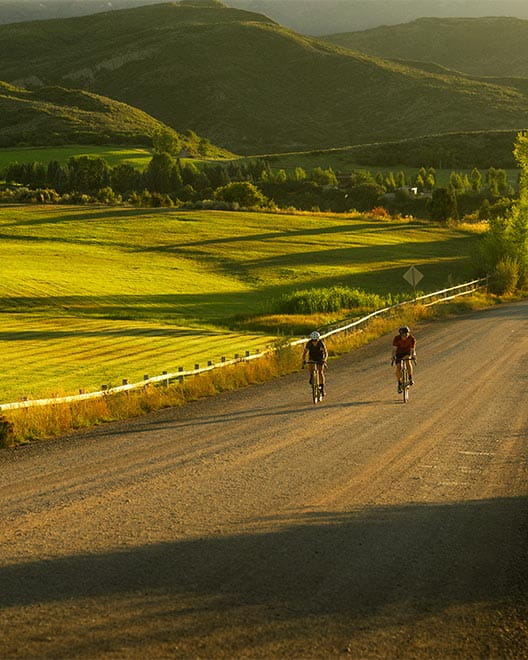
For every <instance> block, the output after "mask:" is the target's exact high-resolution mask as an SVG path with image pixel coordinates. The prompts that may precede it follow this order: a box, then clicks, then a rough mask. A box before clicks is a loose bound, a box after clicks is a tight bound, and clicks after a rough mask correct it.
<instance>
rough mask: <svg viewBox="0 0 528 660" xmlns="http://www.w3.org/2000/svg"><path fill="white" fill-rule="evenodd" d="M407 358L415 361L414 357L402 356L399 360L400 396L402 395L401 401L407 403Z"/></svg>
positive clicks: (408, 381) (409, 379) (409, 383)
mask: <svg viewBox="0 0 528 660" xmlns="http://www.w3.org/2000/svg"><path fill="white" fill-rule="evenodd" d="M407 360H412V361H413V362H416V360H415V359H414V358H403V359H402V360H401V378H400V380H401V386H402V396H403V403H407V401H409V389H410V387H411V376H410V374H409V370H408V368H407Z"/></svg>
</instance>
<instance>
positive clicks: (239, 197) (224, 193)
mask: <svg viewBox="0 0 528 660" xmlns="http://www.w3.org/2000/svg"><path fill="white" fill-rule="evenodd" d="M214 197H215V199H221V200H223V201H224V202H236V203H238V204H240V206H243V207H246V208H251V207H253V206H263V205H264V204H265V203H266V202H267V200H266V198H265V197H264V195H263V194H262V192H261V191H260V190H259V189H258V188H257V187H256V186H255V185H254V184H253V183H250V182H249V181H233V182H232V183H228V184H227V185H226V186H222V187H221V188H217V189H216V190H215V192H214Z"/></svg>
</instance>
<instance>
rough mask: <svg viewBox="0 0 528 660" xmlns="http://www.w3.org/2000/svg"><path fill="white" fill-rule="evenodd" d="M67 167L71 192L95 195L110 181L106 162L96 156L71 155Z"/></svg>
mask: <svg viewBox="0 0 528 660" xmlns="http://www.w3.org/2000/svg"><path fill="white" fill-rule="evenodd" d="M68 168H69V172H70V190H71V191H72V192H76V193H81V194H87V195H95V194H96V193H97V191H98V190H100V189H101V188H104V187H105V186H107V185H108V184H109V182H110V168H109V167H108V163H107V162H106V161H105V160H104V159H103V158H99V157H98V156H72V157H71V158H69V159H68Z"/></svg>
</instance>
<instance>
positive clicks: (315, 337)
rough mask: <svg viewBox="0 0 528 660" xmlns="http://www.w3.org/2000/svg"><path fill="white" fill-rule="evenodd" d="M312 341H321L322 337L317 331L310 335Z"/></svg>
mask: <svg viewBox="0 0 528 660" xmlns="http://www.w3.org/2000/svg"><path fill="white" fill-rule="evenodd" d="M310 339H314V340H317V339H321V335H320V334H319V333H318V332H317V330H314V331H313V332H312V333H311V335H310Z"/></svg>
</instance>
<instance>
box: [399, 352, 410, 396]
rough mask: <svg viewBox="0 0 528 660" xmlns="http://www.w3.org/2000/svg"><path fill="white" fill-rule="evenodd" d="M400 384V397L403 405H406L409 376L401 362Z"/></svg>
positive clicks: (403, 363)
mask: <svg viewBox="0 0 528 660" xmlns="http://www.w3.org/2000/svg"><path fill="white" fill-rule="evenodd" d="M401 384H402V397H403V403H407V401H408V400H409V374H408V372H407V366H406V364H405V362H404V361H403V360H402V370H401Z"/></svg>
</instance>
